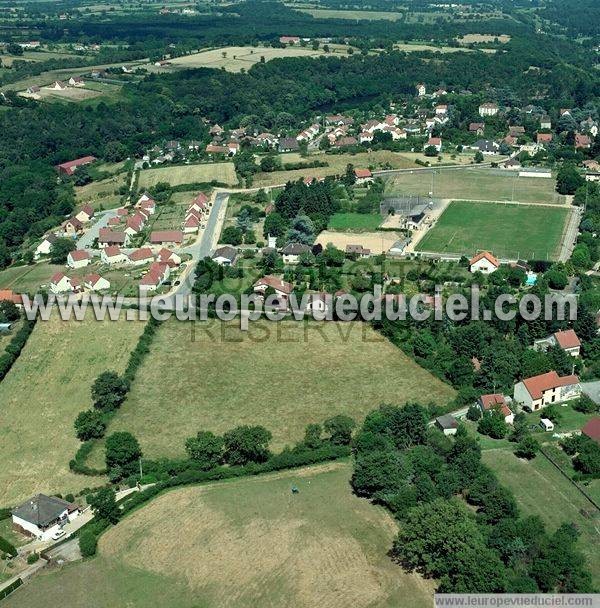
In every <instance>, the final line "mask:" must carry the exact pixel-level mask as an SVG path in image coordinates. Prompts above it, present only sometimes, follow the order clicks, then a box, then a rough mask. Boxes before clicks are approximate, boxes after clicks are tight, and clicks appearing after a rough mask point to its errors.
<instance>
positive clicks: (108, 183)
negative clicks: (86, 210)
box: [75, 172, 127, 210]
mask: <svg viewBox="0 0 600 608" xmlns="http://www.w3.org/2000/svg"><path fill="white" fill-rule="evenodd" d="M123 186H127V173H126V172H123V173H117V174H116V175H113V176H112V177H109V178H107V179H103V180H99V181H93V182H90V183H89V184H86V185H85V186H76V187H75V198H76V200H77V204H78V205H85V204H86V203H89V204H90V205H91V206H92V207H93V208H94V209H95V210H99V209H114V208H115V207H120V206H121V195H120V194H119V189H120V188H122V187H123Z"/></svg>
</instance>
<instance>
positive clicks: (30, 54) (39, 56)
mask: <svg viewBox="0 0 600 608" xmlns="http://www.w3.org/2000/svg"><path fill="white" fill-rule="evenodd" d="M80 57H81V56H80V55H75V54H73V53H55V52H52V51H24V52H23V54H22V55H4V54H0V62H1V65H3V66H6V67H10V66H12V64H13V63H14V62H15V61H34V62H37V61H48V60H50V59H78V58H80Z"/></svg>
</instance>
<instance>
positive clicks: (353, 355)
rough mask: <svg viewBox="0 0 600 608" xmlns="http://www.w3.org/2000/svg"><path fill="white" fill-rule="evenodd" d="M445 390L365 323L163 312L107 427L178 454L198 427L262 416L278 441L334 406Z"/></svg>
mask: <svg viewBox="0 0 600 608" xmlns="http://www.w3.org/2000/svg"><path fill="white" fill-rule="evenodd" d="M453 395H454V391H453V390H452V389H451V388H450V387H449V386H447V385H445V384H443V383H442V382H440V381H439V380H437V379H435V378H434V377H433V376H431V375H430V374H429V373H428V372H426V371H425V370H423V369H422V368H420V367H419V366H418V365H416V364H415V363H414V362H413V361H412V360H410V359H409V358H408V357H406V355H404V354H403V353H402V351H400V350H399V349H398V348H396V347H395V346H393V345H392V344H391V343H389V342H388V341H387V340H386V339H384V338H383V337H381V336H380V335H379V334H377V333H375V332H374V331H373V330H372V329H371V328H370V326H368V325H365V324H361V323H352V324H350V323H348V324H337V323H327V322H325V323H316V322H308V323H306V324H305V323H300V322H292V321H285V322H281V323H270V322H266V321H257V322H254V323H251V325H250V329H249V331H248V332H242V331H240V329H239V323H235V322H231V323H221V322H218V321H216V320H215V321H214V322H206V323H197V324H194V325H192V324H190V323H182V322H177V321H175V320H172V321H169V322H166V323H165V324H163V326H162V327H161V329H160V331H159V332H158V334H157V336H156V337H155V339H154V343H153V344H152V347H151V352H150V355H149V356H148V357H147V358H146V360H145V362H144V364H143V365H142V367H141V368H140V370H139V371H138V374H137V377H136V380H135V382H134V384H133V386H132V390H131V392H130V393H129V396H128V398H127V400H126V401H125V403H124V404H123V406H122V407H121V409H120V410H119V412H118V414H117V415H116V416H115V418H114V419H113V422H112V423H111V424H110V426H109V429H108V432H112V431H117V430H128V431H130V432H132V433H133V434H134V435H135V436H136V437H138V439H139V440H140V443H141V445H142V449H143V450H144V453H145V454H146V455H147V456H157V457H158V456H179V455H182V454H183V453H184V449H183V446H184V442H185V439H186V438H187V437H190V436H191V435H192V434H195V433H196V432H197V431H199V430H201V429H206V430H212V431H215V432H218V433H222V432H224V431H227V430H229V429H231V428H233V427H236V426H238V425H241V424H251V425H254V424H262V425H263V426H265V427H266V428H268V429H269V430H270V431H271V432H272V433H273V441H272V447H273V448H274V449H276V450H277V449H281V448H282V447H283V446H285V445H286V444H293V443H296V442H297V441H298V440H300V439H302V437H303V435H304V428H305V426H306V425H307V424H308V423H311V422H322V421H323V420H325V419H326V418H329V417H330V416H333V415H335V414H348V415H350V416H352V417H354V418H355V419H356V420H357V421H360V420H362V418H363V417H364V416H365V414H366V413H367V412H369V411H370V410H371V409H373V408H374V407H377V406H378V405H379V404H380V403H398V404H403V403H405V402H406V401H407V400H417V401H421V402H422V403H428V402H430V401H434V402H437V403H440V404H443V403H447V402H448V401H450V400H451V399H452V398H453ZM103 452H104V450H100V449H98V450H97V454H96V458H102V454H103Z"/></svg>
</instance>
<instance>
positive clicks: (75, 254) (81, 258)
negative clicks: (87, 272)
mask: <svg viewBox="0 0 600 608" xmlns="http://www.w3.org/2000/svg"><path fill="white" fill-rule="evenodd" d="M91 261H92V256H91V255H90V254H89V253H88V252H87V251H85V250H84V249H75V250H74V251H70V252H69V254H68V255H67V266H69V268H83V267H84V266H87V265H88V264H89V263H90V262H91Z"/></svg>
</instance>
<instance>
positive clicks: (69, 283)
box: [50, 272, 110, 295]
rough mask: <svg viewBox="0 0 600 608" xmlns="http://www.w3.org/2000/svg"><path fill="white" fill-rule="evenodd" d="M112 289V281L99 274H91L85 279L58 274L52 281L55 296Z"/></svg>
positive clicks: (51, 289)
mask: <svg viewBox="0 0 600 608" xmlns="http://www.w3.org/2000/svg"><path fill="white" fill-rule="evenodd" d="M107 289H110V281H109V280H108V279H105V278H104V277H102V276H100V275H99V274H97V273H91V274H88V275H87V276H85V277H84V278H83V279H80V278H79V277H76V276H73V277H69V276H67V275H66V274H65V273H64V272H56V273H55V274H54V275H52V278H51V279H50V291H51V292H52V293H54V294H57V295H59V294H71V293H73V294H79V293H83V292H85V291H90V292H98V291H106V290H107Z"/></svg>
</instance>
